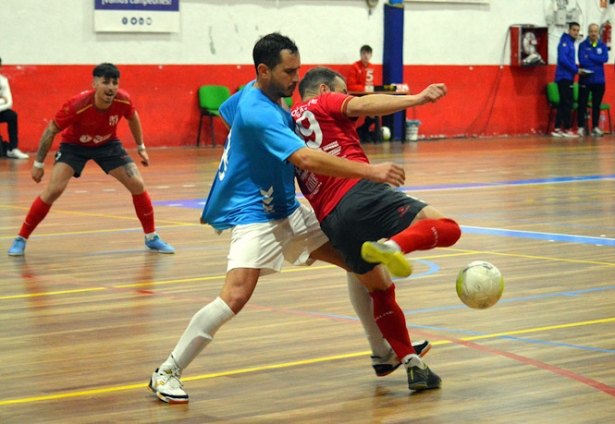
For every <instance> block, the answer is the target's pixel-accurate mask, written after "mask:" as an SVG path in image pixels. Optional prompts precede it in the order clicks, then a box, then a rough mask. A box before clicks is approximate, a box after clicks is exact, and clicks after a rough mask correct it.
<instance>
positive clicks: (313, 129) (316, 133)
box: [295, 110, 322, 149]
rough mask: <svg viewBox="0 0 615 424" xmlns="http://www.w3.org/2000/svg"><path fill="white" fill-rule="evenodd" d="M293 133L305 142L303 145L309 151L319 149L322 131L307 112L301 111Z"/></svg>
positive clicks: (312, 116)
mask: <svg viewBox="0 0 615 424" xmlns="http://www.w3.org/2000/svg"><path fill="white" fill-rule="evenodd" d="M295 132H296V133H297V135H298V136H299V137H302V138H303V139H304V140H305V144H307V146H308V147H309V148H310V149H320V146H321V145H322V130H321V129H320V125H319V124H318V121H317V120H316V118H315V117H314V114H313V113H312V112H310V111H309V110H305V111H303V113H302V114H301V116H300V117H299V119H297V121H296V123H295Z"/></svg>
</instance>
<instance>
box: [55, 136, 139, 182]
mask: <svg viewBox="0 0 615 424" xmlns="http://www.w3.org/2000/svg"><path fill="white" fill-rule="evenodd" d="M90 159H92V160H93V161H94V162H96V163H97V164H98V166H100V167H101V168H102V170H103V171H105V173H106V174H108V173H109V172H111V171H113V170H114V169H115V168H119V167H120V166H124V165H127V164H129V163H134V161H133V160H132V158H131V157H130V156H129V155H128V153H127V152H126V150H124V147H123V146H122V143H120V141H119V140H112V141H109V142H107V143H105V144H102V145H100V146H96V147H85V146H80V145H78V144H69V143H61V144H60V149H59V150H58V151H57V152H56V161H55V163H65V164H67V165H68V166H70V167H71V168H73V170H74V171H75V174H74V177H75V178H79V177H80V176H81V171H83V167H84V166H85V164H86V162H87V161H89V160H90Z"/></svg>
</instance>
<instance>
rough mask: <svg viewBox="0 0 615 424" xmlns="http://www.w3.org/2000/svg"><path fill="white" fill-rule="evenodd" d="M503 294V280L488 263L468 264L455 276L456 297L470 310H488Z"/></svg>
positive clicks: (476, 262)
mask: <svg viewBox="0 0 615 424" xmlns="http://www.w3.org/2000/svg"><path fill="white" fill-rule="evenodd" d="M503 292H504V278H503V277H502V274H501V273H500V270H499V269H497V268H496V267H495V266H494V265H493V264H490V263H489V262H485V261H474V262H470V263H469V264H468V265H467V266H466V267H465V268H464V269H462V270H461V271H459V274H458V275H457V296H459V299H461V301H462V302H463V303H465V304H466V305H467V306H469V307H470V308H473V309H487V308H490V307H492V306H493V305H495V304H496V303H498V300H500V297H502V293H503Z"/></svg>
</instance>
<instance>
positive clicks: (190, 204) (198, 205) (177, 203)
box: [153, 174, 615, 209]
mask: <svg viewBox="0 0 615 424" xmlns="http://www.w3.org/2000/svg"><path fill="white" fill-rule="evenodd" d="M613 179H615V174H610V175H585V176H580V177H552V178H533V179H528V180H512V181H500V182H495V183H466V184H443V185H435V186H404V187H401V188H400V190H401V191H404V192H408V191H411V192H416V191H429V190H451V189H463V188H485V187H501V186H520V185H535V184H560V183H572V182H583V181H601V180H613ZM297 197H303V195H302V194H301V193H297ZM206 201H207V198H198V199H184V200H172V201H159V202H153V203H154V205H157V206H173V207H183V208H194V209H202V208H203V205H205V202H206Z"/></svg>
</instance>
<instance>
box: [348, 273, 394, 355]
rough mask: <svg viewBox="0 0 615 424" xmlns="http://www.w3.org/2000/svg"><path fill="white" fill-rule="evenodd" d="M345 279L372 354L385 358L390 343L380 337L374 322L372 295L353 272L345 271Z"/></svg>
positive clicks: (389, 348)
mask: <svg viewBox="0 0 615 424" xmlns="http://www.w3.org/2000/svg"><path fill="white" fill-rule="evenodd" d="M346 279H347V281H348V295H349V296H350V303H351V304H352V307H353V308H354V311H355V313H356V314H357V316H358V317H359V320H360V321H361V324H362V325H363V330H364V331H365V335H366V336H367V341H368V342H369V346H370V347H371V349H372V354H373V355H374V356H379V357H381V358H385V357H386V356H387V355H388V354H389V352H390V351H391V345H390V344H389V342H387V341H386V340H385V339H384V337H382V333H381V332H380V329H379V328H378V325H377V324H376V319H375V318H374V305H373V301H372V297H371V296H370V295H369V291H368V290H367V289H366V288H365V286H364V285H363V284H362V283H361V282H360V281H359V279H358V278H357V276H356V275H355V274H353V273H351V272H347V273H346Z"/></svg>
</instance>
